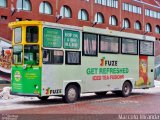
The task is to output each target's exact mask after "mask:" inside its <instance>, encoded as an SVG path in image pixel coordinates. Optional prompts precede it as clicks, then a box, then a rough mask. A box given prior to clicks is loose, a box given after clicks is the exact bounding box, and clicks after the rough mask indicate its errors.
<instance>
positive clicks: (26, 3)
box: [17, 0, 31, 11]
mask: <svg viewBox="0 0 160 120" xmlns="http://www.w3.org/2000/svg"><path fill="white" fill-rule="evenodd" d="M17 9H18V10H27V11H31V2H30V0H18V1H17Z"/></svg>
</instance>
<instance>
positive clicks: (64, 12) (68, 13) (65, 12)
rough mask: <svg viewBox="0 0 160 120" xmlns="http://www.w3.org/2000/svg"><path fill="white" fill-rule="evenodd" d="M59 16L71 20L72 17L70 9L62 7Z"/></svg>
mask: <svg viewBox="0 0 160 120" xmlns="http://www.w3.org/2000/svg"><path fill="white" fill-rule="evenodd" d="M60 15H61V16H62V17H63V18H64V17H65V18H71V17H72V12H71V9H70V7H68V6H66V5H64V6H62V7H61V10H60Z"/></svg>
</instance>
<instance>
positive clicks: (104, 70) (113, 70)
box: [86, 57, 129, 80]
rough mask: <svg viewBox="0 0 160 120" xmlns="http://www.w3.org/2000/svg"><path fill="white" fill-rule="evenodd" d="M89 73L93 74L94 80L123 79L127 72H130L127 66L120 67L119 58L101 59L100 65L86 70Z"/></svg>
mask: <svg viewBox="0 0 160 120" xmlns="http://www.w3.org/2000/svg"><path fill="white" fill-rule="evenodd" d="M86 73H87V75H91V77H92V80H122V79H124V78H125V74H128V73H129V69H128V68H126V67H122V68H121V67H118V61H117V60H106V58H105V57H102V59H100V67H91V68H87V70H86Z"/></svg>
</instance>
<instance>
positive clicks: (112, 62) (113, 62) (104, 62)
mask: <svg viewBox="0 0 160 120" xmlns="http://www.w3.org/2000/svg"><path fill="white" fill-rule="evenodd" d="M117 64H118V61H116V60H105V57H103V58H102V59H101V60H100V66H117Z"/></svg>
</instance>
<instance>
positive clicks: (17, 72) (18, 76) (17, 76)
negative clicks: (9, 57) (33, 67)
mask: <svg viewBox="0 0 160 120" xmlns="http://www.w3.org/2000/svg"><path fill="white" fill-rule="evenodd" d="M14 78H15V80H16V81H17V82H18V81H20V79H21V78H22V76H21V73H20V72H19V71H16V72H15V74H14Z"/></svg>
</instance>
